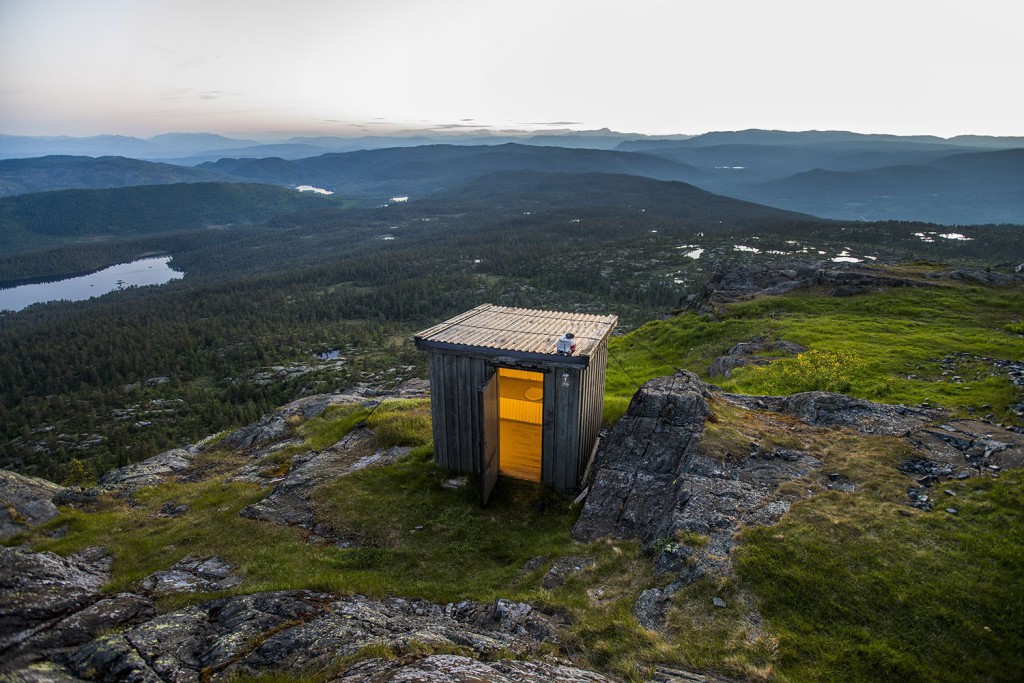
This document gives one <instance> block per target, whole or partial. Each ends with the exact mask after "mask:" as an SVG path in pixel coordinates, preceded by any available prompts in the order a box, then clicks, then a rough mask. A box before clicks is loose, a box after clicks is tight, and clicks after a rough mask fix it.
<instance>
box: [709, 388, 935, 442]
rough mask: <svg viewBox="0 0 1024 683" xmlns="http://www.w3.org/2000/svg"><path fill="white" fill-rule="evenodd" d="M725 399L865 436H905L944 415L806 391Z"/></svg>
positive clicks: (812, 424)
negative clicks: (852, 430)
mask: <svg viewBox="0 0 1024 683" xmlns="http://www.w3.org/2000/svg"><path fill="white" fill-rule="evenodd" d="M724 397H725V398H726V399H727V400H729V401H731V402H732V403H735V404H736V405H740V406H743V407H745V408H748V409H757V410H770V411H772V412H776V413H787V414H789V415H793V416H795V417H797V418H799V419H800V420H801V421H802V422H804V423H806V424H808V425H811V426H812V427H836V426H841V427H851V428H853V429H856V430H857V431H859V432H861V433H863V434H885V435H891V436H896V435H905V434H908V433H909V432H910V430H912V429H915V428H917V427H920V426H921V425H922V424H924V423H926V422H929V421H931V420H937V419H940V418H941V417H943V415H944V413H942V412H941V411H938V410H928V409H924V408H909V407H907V406H901V405H889V404H886V403H872V402H871V401H865V400H863V399H859V398H852V397H850V396H846V395H845V394H834V393H831V392H828V391H805V392H801V393H799V394H793V395H791V396H744V395H740V394H725V395H724Z"/></svg>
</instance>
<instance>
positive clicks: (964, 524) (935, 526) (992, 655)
mask: <svg viewBox="0 0 1024 683" xmlns="http://www.w3.org/2000/svg"><path fill="white" fill-rule="evenodd" d="M943 487H944V488H948V489H949V490H951V491H953V493H954V494H955V496H948V495H946V494H943V493H938V494H937V495H940V496H942V497H943V499H944V500H943V502H944V504H946V505H950V506H952V507H954V508H955V509H957V510H958V514H956V515H952V514H949V513H946V512H942V511H935V512H932V513H924V512H920V511H916V510H914V511H909V510H908V509H907V507H906V506H904V505H898V504H894V503H891V502H886V501H883V500H879V499H878V498H877V497H876V496H873V495H869V494H862V495H853V496H846V495H842V494H839V493H828V494H824V495H822V496H819V497H816V498H813V499H811V500H806V501H802V502H799V503H797V504H795V505H794V506H793V509H792V511H791V512H790V514H789V515H787V516H786V517H785V518H784V519H783V520H782V522H781V523H780V524H778V525H777V526H775V527H770V528H768V527H761V528H754V529H749V530H747V531H745V532H744V533H743V536H742V545H741V546H740V548H739V551H738V553H737V562H738V570H739V576H740V577H741V579H742V581H743V582H744V584H745V585H747V586H748V587H749V589H750V590H751V591H752V592H753V593H754V594H755V595H757V603H758V605H759V607H760V609H761V612H762V614H763V615H764V616H765V617H766V619H767V620H768V623H769V624H770V625H771V627H772V629H773V630H774V632H775V635H776V637H777V638H778V641H779V660H778V668H779V670H780V672H785V677H786V678H787V679H789V680H794V681H817V680H837V681H838V680H846V681H864V680H901V681H972V680H989V681H1019V680H1021V679H1022V678H1024V620H1022V619H1021V617H1020V614H1021V609H1022V608H1024V588H1022V587H1021V583H1020V578H1021V577H1022V576H1024V476H1022V473H1020V472H1013V473H1011V474H1007V475H1004V476H1003V477H1002V478H1000V479H998V480H991V479H985V480H977V479H976V480H970V481H968V482H962V483H961V482H956V483H952V482H947V483H945V484H944V485H943Z"/></svg>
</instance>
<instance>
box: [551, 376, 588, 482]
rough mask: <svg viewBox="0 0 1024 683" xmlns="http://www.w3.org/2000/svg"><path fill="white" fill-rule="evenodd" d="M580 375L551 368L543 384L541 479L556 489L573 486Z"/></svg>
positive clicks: (574, 479) (577, 432)
mask: <svg viewBox="0 0 1024 683" xmlns="http://www.w3.org/2000/svg"><path fill="white" fill-rule="evenodd" d="M580 375H581V371H580V370H577V369H575V368H554V369H553V370H552V372H551V375H550V380H549V381H547V382H545V383H544V412H545V419H544V459H543V466H542V475H543V478H542V480H543V482H544V483H545V484H548V485H549V486H551V487H553V488H554V489H555V490H557V491H563V492H567V491H572V490H574V489H575V488H576V458H575V455H576V451H577V443H576V440H577V438H578V436H579V405H580Z"/></svg>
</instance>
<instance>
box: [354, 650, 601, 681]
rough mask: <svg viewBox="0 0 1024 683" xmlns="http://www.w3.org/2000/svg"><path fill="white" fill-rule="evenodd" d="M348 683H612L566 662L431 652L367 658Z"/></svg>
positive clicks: (356, 666) (355, 667) (594, 673)
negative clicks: (406, 659) (404, 658)
mask: <svg viewBox="0 0 1024 683" xmlns="http://www.w3.org/2000/svg"><path fill="white" fill-rule="evenodd" d="M338 680H339V681H344V682H345V683H412V682H413V681H421V682H422V683H549V682H550V681H559V682H560V683H611V682H612V681H613V680H615V679H612V678H608V677H606V676H603V675H601V674H599V673H596V672H593V671H586V670H584V669H577V668H576V667H573V666H568V665H566V664H557V663H550V662H531V661H519V660H515V659H499V660H497V661H494V662H481V661H479V660H477V659H472V658H470V657H461V656H458V655H431V656H429V657H425V658H423V659H419V660H416V661H414V662H402V661H397V660H383V659H368V660H365V661H363V662H359V663H358V664H356V665H354V666H352V667H351V668H349V669H348V670H347V671H346V672H345V673H344V674H342V676H341V677H340V678H339V679H338Z"/></svg>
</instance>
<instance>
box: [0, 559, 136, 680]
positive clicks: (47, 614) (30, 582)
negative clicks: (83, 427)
mask: <svg viewBox="0 0 1024 683" xmlns="http://www.w3.org/2000/svg"><path fill="white" fill-rule="evenodd" d="M110 565H111V558H110V556H109V555H107V554H106V552H105V551H103V550H102V549H101V548H89V549H86V550H84V551H82V552H81V553H78V554H77V555H72V556H70V557H66V558H65V557H60V556H59V555H55V554H53V553H34V552H29V551H27V550H21V549H17V548H0V672H5V671H10V670H12V669H14V668H16V667H18V666H24V665H26V664H29V663H31V662H34V661H38V660H40V659H43V658H47V657H53V656H54V655H55V654H57V653H60V652H63V651H66V650H67V649H68V648H71V647H74V646H77V645H80V644H82V643H84V642H87V641H89V640H91V639H92V638H94V637H95V636H96V635H97V634H99V633H102V632H104V631H108V630H110V629H112V628H116V627H118V626H122V625H125V624H134V623H138V622H139V621H141V620H144V619H147V618H149V617H152V616H153V614H154V612H155V611H154V609H153V606H152V604H150V603H149V601H147V600H145V599H144V598H141V597H139V596H137V595H131V594H127V593H123V594H119V595H115V596H112V597H104V596H103V595H102V594H101V593H100V587H101V586H102V585H103V584H104V583H106V582H107V580H108V579H109V576H110Z"/></svg>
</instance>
